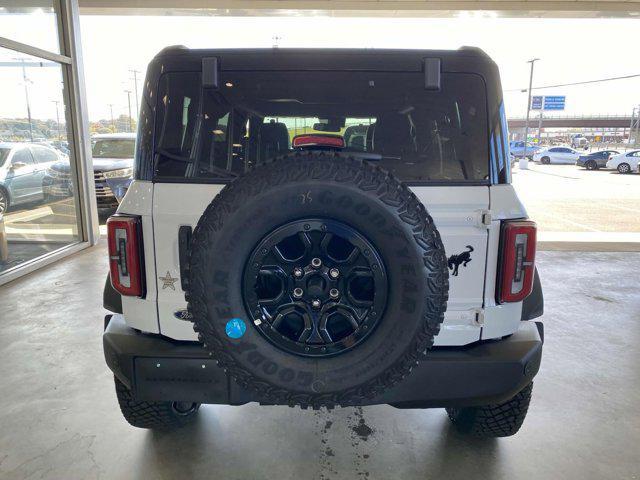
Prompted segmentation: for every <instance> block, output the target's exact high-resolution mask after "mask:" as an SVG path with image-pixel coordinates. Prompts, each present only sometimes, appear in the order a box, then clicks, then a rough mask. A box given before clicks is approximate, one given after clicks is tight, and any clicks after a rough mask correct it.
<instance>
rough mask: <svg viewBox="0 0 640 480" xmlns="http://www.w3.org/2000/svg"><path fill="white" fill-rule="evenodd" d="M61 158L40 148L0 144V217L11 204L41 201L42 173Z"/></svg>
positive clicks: (36, 146)
mask: <svg viewBox="0 0 640 480" xmlns="http://www.w3.org/2000/svg"><path fill="white" fill-rule="evenodd" d="M65 158H66V157H65V155H64V154H62V153H61V152H59V151H57V150H54V149H53V148H50V147H45V146H43V145H32V144H28V143H12V142H6V143H0V214H2V213H4V212H6V211H7V209H8V208H9V207H10V206H12V205H19V204H22V203H27V202H33V201H37V200H42V199H43V198H44V193H43V191H42V179H43V178H44V176H45V171H46V170H47V169H48V168H49V167H50V166H51V165H53V164H55V163H57V162H63V161H64V159H65Z"/></svg>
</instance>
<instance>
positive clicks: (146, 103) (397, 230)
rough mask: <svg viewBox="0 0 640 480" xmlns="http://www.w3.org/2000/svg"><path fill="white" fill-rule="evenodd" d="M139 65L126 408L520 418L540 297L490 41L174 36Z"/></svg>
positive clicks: (471, 427)
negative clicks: (446, 43)
mask: <svg viewBox="0 0 640 480" xmlns="http://www.w3.org/2000/svg"><path fill="white" fill-rule="evenodd" d="M144 85H145V87H144V96H143V102H142V108H141V111H140V120H139V127H138V136H137V141H136V154H135V175H134V181H133V183H132V184H131V186H130V188H129V190H128V192H127V194H126V196H125V198H124V199H123V201H122V203H121V204H120V206H119V208H118V212H117V213H116V214H115V215H114V216H112V217H111V218H110V219H109V220H108V244H109V262H110V275H109V278H108V279H107V283H106V285H105V292H104V305H105V308H106V309H108V310H110V311H111V312H113V313H112V314H109V315H107V316H106V318H105V325H104V334H103V343H104V354H105V358H106V362H107V365H108V366H109V368H110V369H111V370H112V371H113V374H114V377H115V386H116V392H117V396H118V401H119V403H120V407H121V409H122V413H123V415H124V417H125V418H126V420H127V421H128V422H129V423H131V424H132V425H134V426H137V427H144V428H170V427H176V426H180V425H183V424H184V423H186V422H188V421H189V420H192V419H193V418H194V417H195V415H196V414H197V411H198V408H199V406H200V405H201V404H227V405H242V404H245V403H248V402H259V403H260V404H264V405H289V406H300V407H302V408H307V407H312V408H321V407H327V408H332V407H337V406H345V407H347V406H354V405H357V406H361V405H375V404H389V405H392V406H394V407H397V408H435V407H440V408H446V410H447V413H448V415H449V417H450V419H451V421H452V422H453V423H454V424H455V425H456V427H457V428H458V429H459V430H460V431H462V432H468V433H471V434H475V435H479V436H507V435H512V434H514V433H516V432H517V431H518V429H519V428H520V426H521V425H522V422H523V420H524V417H525V415H526V412H527V408H528V405H529V401H530V398H531V391H532V379H533V377H534V376H535V375H536V373H537V372H538V369H539V366H540V359H541V354H542V343H543V328H542V324H541V323H539V322H532V321H530V320H532V319H533V318H536V317H539V316H540V315H541V314H542V305H543V302H542V292H541V287H540V281H539V280H538V276H537V272H536V270H535V265H534V257H535V249H536V226H535V224H534V223H533V222H531V221H529V220H528V219H527V214H526V212H525V210H524V208H523V206H522V204H521V203H520V202H519V201H518V197H517V195H516V193H515V191H514V189H513V187H512V186H511V179H510V165H509V163H510V162H509V139H508V132H507V125H506V119H505V113H504V105H503V100H502V88H501V85H500V79H499V73H498V69H497V67H496V65H495V63H494V62H493V61H492V60H491V59H490V58H489V57H488V56H487V55H486V54H485V53H483V52H482V51H480V50H478V49H475V48H468V47H463V48H461V49H459V50H456V51H424V50H423V51H421V50H406V51H403V50H285V49H274V50H189V49H187V48H185V47H169V48H166V49H165V50H163V51H162V52H160V53H159V54H158V55H157V56H156V57H155V58H154V59H153V61H152V62H151V64H150V65H149V68H148V71H147V76H146V80H145V84H144Z"/></svg>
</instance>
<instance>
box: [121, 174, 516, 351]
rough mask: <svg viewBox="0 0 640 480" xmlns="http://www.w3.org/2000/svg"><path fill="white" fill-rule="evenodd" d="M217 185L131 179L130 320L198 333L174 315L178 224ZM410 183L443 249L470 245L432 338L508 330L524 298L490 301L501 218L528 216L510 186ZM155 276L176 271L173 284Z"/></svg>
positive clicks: (190, 221) (181, 336)
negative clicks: (134, 227)
mask: <svg viewBox="0 0 640 480" xmlns="http://www.w3.org/2000/svg"><path fill="white" fill-rule="evenodd" d="M221 189H222V185H207V184H179V183H173V184H172V183H156V184H154V185H152V184H150V183H148V182H134V184H132V187H131V188H130V189H129V192H128V193H127V195H126V197H125V199H124V201H123V202H122V204H121V206H120V208H119V211H120V212H123V213H125V212H126V213H135V214H138V215H141V216H142V217H143V228H144V244H145V259H146V273H147V296H146V298H145V299H144V300H143V299H132V298H126V299H123V309H124V315H125V318H126V321H127V323H128V324H129V325H131V326H133V327H135V328H139V329H141V330H145V331H149V332H158V331H159V332H160V333H162V334H163V335H164V336H167V337H170V338H174V339H177V340H196V335H195V333H194V331H193V325H192V323H191V322H189V321H185V320H180V319H179V318H177V317H176V315H175V313H176V312H180V311H182V310H184V309H186V306H187V305H186V302H185V299H184V292H183V291H182V288H181V286H180V267H179V257H178V255H179V252H178V229H179V227H180V226H182V225H189V226H191V227H194V228H195V226H196V225H197V223H198V220H199V219H200V216H201V215H202V213H203V211H204V209H205V208H206V207H207V205H209V203H210V202H211V200H212V199H213V198H214V197H215V196H216V195H217V194H218V192H220V190H221ZM413 191H414V192H415V193H416V195H417V196H418V198H419V199H420V200H421V201H422V202H423V203H424V204H425V205H426V206H427V209H428V210H429V212H430V214H431V216H432V217H433V219H434V221H435V223H436V226H437V228H438V230H439V232H440V235H441V237H442V240H443V243H444V246H445V250H446V254H447V257H449V256H451V255H454V254H459V253H462V252H464V251H466V250H468V248H467V246H468V245H470V246H472V247H473V252H472V253H471V258H472V260H471V261H470V262H469V263H468V264H467V265H466V266H463V265H460V266H459V273H458V275H457V276H453V275H450V279H449V281H450V288H449V302H448V305H447V312H446V314H445V321H444V323H443V325H442V329H441V332H440V334H439V335H438V336H437V337H436V340H435V344H436V345H440V346H454V345H466V344H469V343H472V342H476V341H478V340H480V339H481V338H482V339H486V338H497V337H501V336H504V335H508V334H510V333H513V332H514V331H515V330H517V328H518V325H519V322H520V314H521V308H522V305H521V304H520V303H517V304H511V305H506V306H504V305H502V306H497V305H496V302H495V282H496V267H497V261H498V260H497V256H498V241H499V234H500V220H501V219H506V218H522V217H525V216H526V213H525V211H524V208H523V207H522V204H521V203H520V202H519V201H518V199H517V196H516V194H515V191H514V190H513V188H512V187H511V186H510V185H501V186H494V187H486V186H469V187H460V186H456V187H449V186H447V187H436V186H434V187H414V188H413ZM151 199H153V201H152V202H151ZM488 213H489V214H490V215H491V218H492V221H491V222H490V224H489V225H485V224H484V223H483V218H485V219H486V218H488V217H486V214H488ZM151 215H152V219H153V221H152V222H151ZM152 239H153V243H152ZM159 277H165V278H170V279H175V282H173V283H172V285H173V288H171V285H169V284H165V282H163V281H162V280H159ZM169 283H171V282H169ZM154 287H155V288H154ZM156 299H157V308H156Z"/></svg>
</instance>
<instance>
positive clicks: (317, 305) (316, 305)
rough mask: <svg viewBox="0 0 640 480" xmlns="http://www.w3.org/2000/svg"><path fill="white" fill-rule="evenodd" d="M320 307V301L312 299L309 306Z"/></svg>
mask: <svg viewBox="0 0 640 480" xmlns="http://www.w3.org/2000/svg"><path fill="white" fill-rule="evenodd" d="M321 305H322V303H321V302H320V300H318V299H317V298H314V299H313V300H312V302H311V306H312V307H313V308H320V306H321Z"/></svg>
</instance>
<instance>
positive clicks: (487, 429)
mask: <svg viewBox="0 0 640 480" xmlns="http://www.w3.org/2000/svg"><path fill="white" fill-rule="evenodd" d="M532 390H533V383H530V384H529V385H527V386H526V387H524V388H523V389H522V390H521V391H520V392H519V393H518V394H517V395H516V396H515V397H513V398H512V399H511V400H507V401H506V402H504V403H501V404H497V405H485V406H481V407H465V408H447V409H446V410H447V413H448V414H449V419H450V420H451V421H452V422H453V424H454V425H455V427H456V429H457V430H458V431H459V432H460V433H465V434H471V435H473V436H476V437H484V438H492V437H509V436H511V435H514V434H516V433H517V432H518V430H520V427H521V426H522V423H523V422H524V418H525V417H526V416H527V410H528V409H529V403H530V402H531V392H532Z"/></svg>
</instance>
